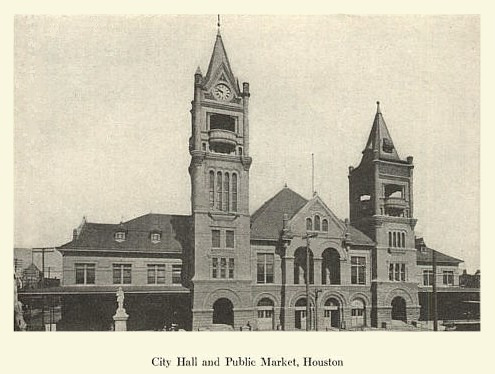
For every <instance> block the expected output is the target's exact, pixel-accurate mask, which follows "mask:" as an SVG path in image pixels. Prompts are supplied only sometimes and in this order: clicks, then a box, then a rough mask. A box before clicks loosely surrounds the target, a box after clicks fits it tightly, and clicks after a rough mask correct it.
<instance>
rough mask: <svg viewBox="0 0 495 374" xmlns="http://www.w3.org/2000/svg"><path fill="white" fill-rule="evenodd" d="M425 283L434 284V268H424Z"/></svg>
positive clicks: (425, 284)
mask: <svg viewBox="0 0 495 374" xmlns="http://www.w3.org/2000/svg"><path fill="white" fill-rule="evenodd" d="M423 285H424V286H432V285H433V270H423Z"/></svg>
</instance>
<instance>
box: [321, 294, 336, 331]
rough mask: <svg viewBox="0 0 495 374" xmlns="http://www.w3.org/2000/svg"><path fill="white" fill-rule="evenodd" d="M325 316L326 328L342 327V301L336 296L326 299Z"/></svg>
mask: <svg viewBox="0 0 495 374" xmlns="http://www.w3.org/2000/svg"><path fill="white" fill-rule="evenodd" d="M323 317H324V326H325V330H333V329H340V303H339V301H338V300H337V299H336V298H334V297H331V298H329V299H327V301H325V305H324V306H323Z"/></svg>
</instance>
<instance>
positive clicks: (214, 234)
mask: <svg viewBox="0 0 495 374" xmlns="http://www.w3.org/2000/svg"><path fill="white" fill-rule="evenodd" d="M211 246H212V247H213V248H220V230H211Z"/></svg>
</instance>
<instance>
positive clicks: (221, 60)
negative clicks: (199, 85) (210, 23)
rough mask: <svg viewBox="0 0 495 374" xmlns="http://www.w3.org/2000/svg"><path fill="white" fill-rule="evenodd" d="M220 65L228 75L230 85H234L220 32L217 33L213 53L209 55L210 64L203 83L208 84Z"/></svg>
mask: <svg viewBox="0 0 495 374" xmlns="http://www.w3.org/2000/svg"><path fill="white" fill-rule="evenodd" d="M222 65H223V66H224V69H225V71H226V72H227V74H228V75H229V78H230V80H231V81H232V84H234V83H235V78H234V74H233V73H232V68H231V67H230V62H229V58H228V57H227V52H226V51H225V46H224V45H223V40H222V36H221V35H220V31H218V33H217V38H216V40H215V45H214V47H213V53H212V54H211V59H210V64H209V65H208V71H207V72H206V77H205V82H209V81H210V79H211V78H212V77H213V75H214V74H215V73H216V72H217V71H218V69H219V68H220V67H221V66H222Z"/></svg>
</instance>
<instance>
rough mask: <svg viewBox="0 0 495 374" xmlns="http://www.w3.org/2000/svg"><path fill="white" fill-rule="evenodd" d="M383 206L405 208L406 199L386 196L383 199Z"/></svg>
mask: <svg viewBox="0 0 495 374" xmlns="http://www.w3.org/2000/svg"><path fill="white" fill-rule="evenodd" d="M383 203H384V205H385V208H392V209H406V208H407V201H406V200H404V199H403V198H400V197H386V198H385V199H384V201H383Z"/></svg>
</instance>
